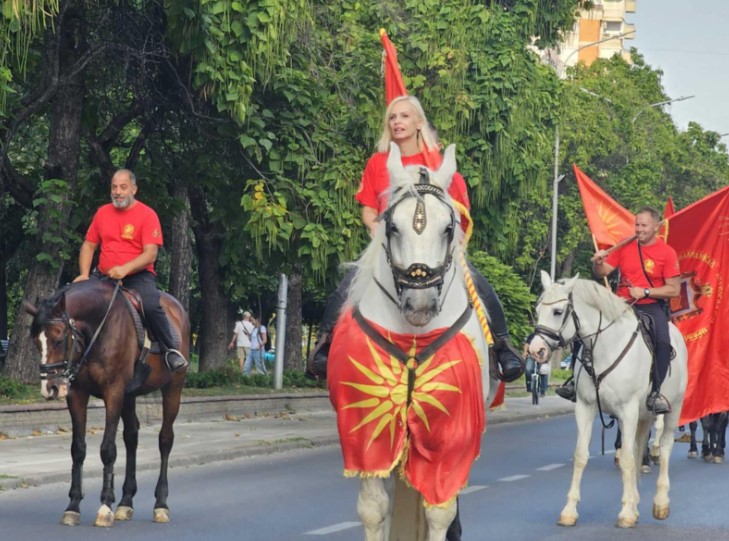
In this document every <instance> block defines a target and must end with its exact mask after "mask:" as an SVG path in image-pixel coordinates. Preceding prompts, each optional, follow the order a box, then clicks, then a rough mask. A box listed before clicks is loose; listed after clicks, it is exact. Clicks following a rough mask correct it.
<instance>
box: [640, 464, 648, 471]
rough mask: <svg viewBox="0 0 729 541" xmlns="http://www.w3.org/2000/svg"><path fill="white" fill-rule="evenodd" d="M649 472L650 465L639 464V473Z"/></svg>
mask: <svg viewBox="0 0 729 541" xmlns="http://www.w3.org/2000/svg"><path fill="white" fill-rule="evenodd" d="M650 472H651V467H650V466H648V465H645V466H641V467H640V473H650Z"/></svg>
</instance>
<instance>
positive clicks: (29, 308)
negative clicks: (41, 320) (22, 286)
mask: <svg viewBox="0 0 729 541" xmlns="http://www.w3.org/2000/svg"><path fill="white" fill-rule="evenodd" d="M23 310H25V311H26V312H28V313H29V314H30V315H31V316H33V317H35V316H36V315H38V308H36V306H35V304H33V303H32V302H30V301H29V300H26V299H23Z"/></svg>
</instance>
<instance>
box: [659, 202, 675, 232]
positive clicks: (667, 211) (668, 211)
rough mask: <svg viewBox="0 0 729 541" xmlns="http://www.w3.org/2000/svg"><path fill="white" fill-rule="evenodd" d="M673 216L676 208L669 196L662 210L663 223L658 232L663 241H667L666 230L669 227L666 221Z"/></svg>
mask: <svg viewBox="0 0 729 541" xmlns="http://www.w3.org/2000/svg"><path fill="white" fill-rule="evenodd" d="M674 214H676V207H674V206H673V197H671V196H670V195H669V196H668V200H667V201H666V206H665V207H664V208H663V223H661V229H660V231H659V232H658V236H659V237H661V238H662V239H663V240H664V241H666V240H668V229H669V225H670V224H669V221H668V219H669V218H670V217H671V216H673V215H674Z"/></svg>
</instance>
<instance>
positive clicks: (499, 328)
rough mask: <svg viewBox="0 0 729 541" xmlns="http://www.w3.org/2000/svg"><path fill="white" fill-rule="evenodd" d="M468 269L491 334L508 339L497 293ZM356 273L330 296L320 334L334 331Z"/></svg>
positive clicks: (346, 275) (476, 272) (348, 273)
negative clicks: (482, 305)
mask: <svg viewBox="0 0 729 541" xmlns="http://www.w3.org/2000/svg"><path fill="white" fill-rule="evenodd" d="M468 268H469V269H470V271H471V275H472V276H473V283H474V285H475V286H476V291H477V292H478V296H479V297H480V298H481V300H482V301H483V303H484V306H485V308H486V311H487V312H488V314H489V325H490V327H491V332H492V333H493V335H494V336H495V337H496V338H507V337H508V336H509V330H508V329H507V327H506V316H505V315H504V307H503V306H501V301H500V300H499V296H498V295H497V294H496V291H494V288H493V286H492V285H491V283H490V282H489V281H488V280H487V279H486V277H485V276H484V275H483V274H481V273H480V272H479V271H478V270H477V269H476V267H474V266H473V265H472V264H471V263H469V264H468ZM356 273H357V269H354V268H352V269H350V270H349V272H347V274H345V275H344V278H343V279H342V281H341V282H339V285H338V286H337V289H336V291H335V292H334V293H332V294H331V295H330V296H329V299H328V300H327V305H326V308H324V316H323V317H322V320H321V322H320V323H319V334H322V333H328V334H331V332H332V330H334V325H335V324H336V323H337V318H338V317H339V312H340V310H341V309H342V306H344V301H345V300H346V299H347V290H348V289H349V286H350V284H351V283H352V280H353V279H354V275H355V274H356Z"/></svg>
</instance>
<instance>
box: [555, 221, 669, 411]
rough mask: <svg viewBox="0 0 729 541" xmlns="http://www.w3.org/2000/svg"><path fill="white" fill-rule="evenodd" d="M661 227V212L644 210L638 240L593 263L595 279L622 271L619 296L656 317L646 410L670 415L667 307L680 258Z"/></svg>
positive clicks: (603, 252)
mask: <svg viewBox="0 0 729 541" xmlns="http://www.w3.org/2000/svg"><path fill="white" fill-rule="evenodd" d="M660 227H661V215H660V214H658V211H657V210H655V209H653V208H651V207H643V208H641V209H640V210H639V211H638V213H637V214H636V215H635V237H636V238H635V240H634V241H633V242H630V243H628V244H626V245H625V246H623V247H622V248H620V249H619V250H615V251H614V252H609V251H608V250H599V251H598V252H596V253H595V255H594V256H593V257H592V259H591V261H592V263H593V270H594V272H595V275H597V276H598V277H599V278H602V277H604V276H607V275H608V274H610V273H611V272H613V271H614V270H615V269H620V275H621V278H620V284H619V285H618V291H617V294H618V296H620V297H622V298H624V299H625V300H627V301H629V302H633V303H634V307H635V309H636V310H639V311H640V312H644V313H647V314H650V315H651V316H652V317H653V321H654V323H655V332H656V340H657V346H656V352H655V365H656V366H655V371H654V377H653V381H652V389H651V393H650V394H649V395H648V399H647V400H646V406H647V407H648V409H650V410H651V411H653V412H654V413H656V414H661V413H670V411H671V405H670V404H669V403H668V400H666V398H665V397H664V396H663V395H661V393H660V390H661V383H663V380H664V379H665V377H666V374H667V373H668V366H669V362H670V359H671V337H670V335H669V331H668V319H669V314H668V307H667V306H666V303H667V301H668V299H671V298H672V297H676V296H678V294H679V291H680V285H681V278H680V275H681V271H680V269H679V265H678V256H677V254H676V251H675V250H674V249H673V248H671V247H670V246H669V245H667V244H666V243H665V242H663V240H662V239H660V238H659V237H658V230H659V229H660ZM573 389H574V387H573ZM573 392H574V391H573ZM558 394H559V395H560V396H562V397H563V398H569V397H567V396H565V392H564V387H563V388H560V389H558Z"/></svg>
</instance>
